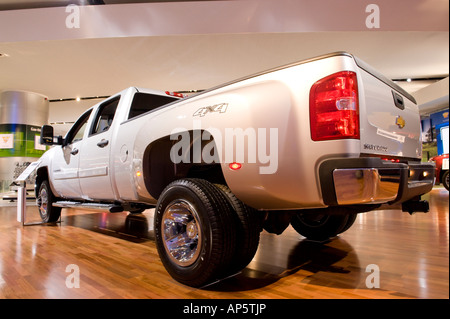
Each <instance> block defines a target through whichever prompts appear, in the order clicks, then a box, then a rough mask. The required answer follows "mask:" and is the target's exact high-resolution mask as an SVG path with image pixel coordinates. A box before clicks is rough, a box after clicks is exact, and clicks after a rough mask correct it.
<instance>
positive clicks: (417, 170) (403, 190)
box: [319, 158, 434, 205]
mask: <svg viewBox="0 0 450 319" xmlns="http://www.w3.org/2000/svg"><path fill="white" fill-rule="evenodd" d="M319 172H320V177H321V185H322V193H323V197H324V202H325V204H327V205H357V204H383V203H389V204H393V203H401V202H404V201H406V200H409V199H411V198H414V197H416V196H420V195H423V194H425V193H427V192H429V191H430V190H431V189H432V187H433V184H434V165H432V164H429V163H411V164H402V163H391V162H386V161H382V160H381V159H378V158H358V159H334V160H328V161H326V162H325V163H323V164H322V165H321V166H320V170H319ZM330 186H331V187H330Z"/></svg>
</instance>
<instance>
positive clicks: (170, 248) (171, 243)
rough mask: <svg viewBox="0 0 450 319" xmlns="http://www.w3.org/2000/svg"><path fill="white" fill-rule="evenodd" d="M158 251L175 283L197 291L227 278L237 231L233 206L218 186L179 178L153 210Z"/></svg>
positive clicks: (167, 188)
mask: <svg viewBox="0 0 450 319" xmlns="http://www.w3.org/2000/svg"><path fill="white" fill-rule="evenodd" d="M154 230H155V239H156V247H157V249H158V254H159V256H160V258H161V261H162V263H163V265H164V267H165V268H166V270H167V272H168V273H169V274H170V275H171V276H172V277H173V278H174V279H175V280H177V281H179V282H180V283H183V284H185V285H188V286H191V287H201V286H204V285H206V284H208V283H210V282H212V281H213V280H216V279H220V278H222V277H223V276H224V275H226V271H227V268H228V266H229V265H230V263H231V260H232V258H233V256H234V251H235V245H236V242H235V241H236V232H235V229H234V227H233V213H232V210H231V206H230V204H229V203H228V201H227V199H226V198H225V196H224V195H223V193H222V192H221V191H220V190H219V189H217V187H216V186H214V185H213V184H211V183H209V182H208V181H205V180H201V179H181V180H177V181H175V182H173V183H171V184H169V185H168V186H167V187H166V188H165V189H164V191H163V192H162V194H161V196H160V198H159V200H158V203H157V206H156V210H155V220H154Z"/></svg>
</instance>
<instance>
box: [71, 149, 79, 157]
mask: <svg viewBox="0 0 450 319" xmlns="http://www.w3.org/2000/svg"><path fill="white" fill-rule="evenodd" d="M78 152H79V151H78V148H74V149H73V150H72V151H71V152H70V154H72V155H77V154H78Z"/></svg>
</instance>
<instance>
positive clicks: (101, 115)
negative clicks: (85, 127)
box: [90, 96, 120, 135]
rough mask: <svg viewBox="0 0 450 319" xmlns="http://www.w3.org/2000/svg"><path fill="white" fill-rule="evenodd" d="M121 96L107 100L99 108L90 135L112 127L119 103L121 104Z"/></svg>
mask: <svg viewBox="0 0 450 319" xmlns="http://www.w3.org/2000/svg"><path fill="white" fill-rule="evenodd" d="M119 100H120V96H118V97H116V98H114V99H112V100H109V101H106V102H105V103H103V104H102V105H100V107H99V108H98V111H97V115H96V117H95V119H94V123H93V125H92V129H91V132H90V135H94V134H97V133H101V132H106V131H107V130H109V128H110V127H111V124H112V122H113V120H114V115H115V114H116V109H117V105H118V104H119Z"/></svg>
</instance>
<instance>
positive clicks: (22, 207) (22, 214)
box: [14, 161, 61, 226]
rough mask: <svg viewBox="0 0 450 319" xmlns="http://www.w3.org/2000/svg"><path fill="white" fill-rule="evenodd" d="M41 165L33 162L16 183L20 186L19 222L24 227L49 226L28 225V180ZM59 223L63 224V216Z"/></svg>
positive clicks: (18, 195)
mask: <svg viewBox="0 0 450 319" xmlns="http://www.w3.org/2000/svg"><path fill="white" fill-rule="evenodd" d="M38 165H39V161H37V162H33V163H31V164H30V165H28V167H27V168H26V169H25V170H24V171H23V172H22V174H20V176H19V177H18V178H17V179H16V180H15V181H14V182H16V183H17V184H19V189H18V190H17V221H18V222H19V223H22V226H31V225H42V224H47V223H44V222H32V223H26V222H25V220H26V209H27V187H26V186H27V182H26V179H27V178H28V176H30V174H31V173H32V172H33V171H34V170H35V169H36V167H37V166H38ZM57 223H61V216H60V217H59V219H58V221H57Z"/></svg>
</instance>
